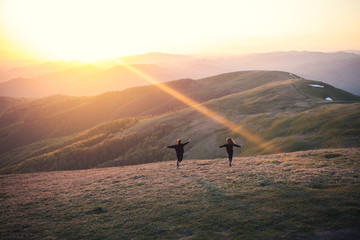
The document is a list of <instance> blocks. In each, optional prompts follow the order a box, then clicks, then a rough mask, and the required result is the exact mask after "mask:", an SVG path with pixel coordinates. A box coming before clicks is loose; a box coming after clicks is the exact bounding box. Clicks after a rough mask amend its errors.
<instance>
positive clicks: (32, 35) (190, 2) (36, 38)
mask: <svg viewBox="0 0 360 240" xmlns="http://www.w3.org/2000/svg"><path fill="white" fill-rule="evenodd" d="M0 9H1V10H0V21H1V23H0V37H1V39H0V46H1V47H0V51H1V52H0V54H1V56H2V58H5V57H9V56H12V57H29V56H31V57H43V58H48V59H67V60H69V59H80V60H89V59H98V58H102V57H116V56H124V55H131V54H141V53H146V52H170V53H185V54H189V53H210V54H217V53H219V54H238V53H250V52H267V51H287V50H308V51H337V50H347V49H360V0H251V1H250V0H0Z"/></svg>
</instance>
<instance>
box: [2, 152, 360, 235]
mask: <svg viewBox="0 0 360 240" xmlns="http://www.w3.org/2000/svg"><path fill="white" fill-rule="evenodd" d="M359 159H360V149H357V148H355V149H330V150H329V149H327V150H314V151H304V152H295V153H284V154H275V155H264V156H257V157H246V158H235V159H234V165H233V167H232V168H229V167H228V161H227V160H226V159H215V160H196V161H195V160H184V161H183V162H182V165H181V167H180V169H176V162H175V161H172V162H161V163H152V164H145V165H137V166H127V167H114V168H105V169H91V170H82V171H63V172H46V173H33V174H22V175H2V176H0V184H1V185H0V186H1V194H0V207H1V210H0V211H1V215H0V216H1V219H0V239H205V238H207V239H359V238H360V231H359V229H360V180H359V174H360V171H359V170H360V162H359Z"/></svg>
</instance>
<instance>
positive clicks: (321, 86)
mask: <svg viewBox="0 0 360 240" xmlns="http://www.w3.org/2000/svg"><path fill="white" fill-rule="evenodd" d="M308 85H309V86H311V87H317V88H324V86H323V85H319V84H308Z"/></svg>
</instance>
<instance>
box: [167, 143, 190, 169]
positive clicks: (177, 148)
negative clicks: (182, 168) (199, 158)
mask: <svg viewBox="0 0 360 240" xmlns="http://www.w3.org/2000/svg"><path fill="white" fill-rule="evenodd" d="M189 142H190V139H189V141H188V142H186V143H181V139H178V140H177V144H176V145H170V146H165V147H167V148H175V151H176V156H177V159H178V160H177V163H176V166H177V167H179V164H180V163H181V161H182V160H183V157H184V146H185V145H186V144H188V143H189Z"/></svg>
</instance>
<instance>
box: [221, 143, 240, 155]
mask: <svg viewBox="0 0 360 240" xmlns="http://www.w3.org/2000/svg"><path fill="white" fill-rule="evenodd" d="M223 147H226V151H227V152H228V153H233V147H241V146H240V145H237V144H227V143H226V144H224V145H221V146H219V148H223Z"/></svg>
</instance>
